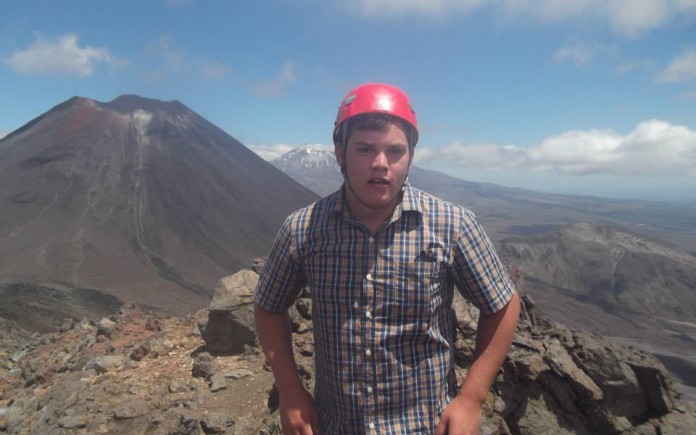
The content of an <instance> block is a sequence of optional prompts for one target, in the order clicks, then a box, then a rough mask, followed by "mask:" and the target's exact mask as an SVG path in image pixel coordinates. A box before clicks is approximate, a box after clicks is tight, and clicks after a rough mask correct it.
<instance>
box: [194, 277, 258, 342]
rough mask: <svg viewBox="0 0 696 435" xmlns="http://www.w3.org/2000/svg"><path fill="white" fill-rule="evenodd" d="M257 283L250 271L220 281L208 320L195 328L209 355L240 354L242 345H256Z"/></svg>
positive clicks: (209, 310) (256, 278)
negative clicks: (255, 304)
mask: <svg viewBox="0 0 696 435" xmlns="http://www.w3.org/2000/svg"><path fill="white" fill-rule="evenodd" d="M258 280H259V276H258V274H257V273H255V272H253V271H251V270H242V271H240V272H237V273H236V274H234V275H232V276H228V277H225V278H223V279H222V280H220V283H219V284H218V286H217V287H216V288H215V294H214V296H213V299H212V301H211V303H210V306H209V308H208V318H207V319H206V320H204V321H202V322H199V324H198V327H199V329H200V331H201V335H202V337H203V340H205V343H206V348H207V349H208V350H209V351H210V352H213V353H220V354H240V353H242V352H244V347H245V346H246V345H254V344H255V343H256V332H255V331H256V326H255V321H254V300H253V291H254V287H256V284H257V283H258Z"/></svg>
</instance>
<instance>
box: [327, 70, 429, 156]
mask: <svg viewBox="0 0 696 435" xmlns="http://www.w3.org/2000/svg"><path fill="white" fill-rule="evenodd" d="M365 113H386V114H388V115H392V116H396V117H397V118H400V119H402V120H404V121H405V122H406V123H407V124H408V125H410V126H411V127H412V130H413V131H412V135H411V136H412V139H411V140H412V144H413V146H415V144H416V142H418V122H417V120H416V112H415V111H414V110H413V107H411V101H410V100H409V98H408V95H406V94H405V93H404V91H402V90H401V89H399V88H397V87H396V86H392V85H387V84H383V83H366V84H363V85H360V86H358V87H357V88H355V89H352V90H351V91H350V92H348V94H347V95H346V97H345V98H344V99H343V101H341V105H340V106H339V108H338V114H337V115H336V122H335V123H334V126H335V127H334V143H337V142H338V141H337V139H338V138H339V133H340V130H341V126H342V125H343V123H344V122H345V121H346V120H348V119H350V118H352V117H354V116H357V115H362V114H365Z"/></svg>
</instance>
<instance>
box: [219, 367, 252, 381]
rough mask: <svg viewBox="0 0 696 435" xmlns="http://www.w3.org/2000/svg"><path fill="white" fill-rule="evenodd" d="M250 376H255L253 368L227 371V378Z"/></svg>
mask: <svg viewBox="0 0 696 435" xmlns="http://www.w3.org/2000/svg"><path fill="white" fill-rule="evenodd" d="M250 376H254V373H253V372H252V371H251V370H247V369H236V370H232V371H229V372H227V373H225V377H226V378H229V379H235V380H237V379H242V378H247V377H250Z"/></svg>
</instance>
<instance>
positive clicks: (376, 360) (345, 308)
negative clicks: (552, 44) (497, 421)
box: [255, 185, 515, 434]
mask: <svg viewBox="0 0 696 435" xmlns="http://www.w3.org/2000/svg"><path fill="white" fill-rule="evenodd" d="M305 285H308V286H309V289H310V294H311V297H312V314H313V322H314V338H315V339H314V342H315V358H316V391H315V399H316V403H317V408H318V413H319V419H320V421H321V426H322V430H323V432H322V433H325V434H349V433H356V434H358V433H380V434H406V433H408V434H414V433H435V430H436V426H437V422H438V421H439V418H440V415H441V414H442V411H443V409H444V407H445V406H446V405H447V403H449V401H450V399H451V398H450V396H449V395H448V383H450V382H451V381H452V376H453V357H454V350H453V338H454V337H453V331H454V329H453V321H454V315H453V313H452V310H451V309H450V306H451V304H452V297H453V286H454V285H456V286H457V288H458V289H459V291H460V292H461V293H462V294H463V295H464V296H465V297H466V298H467V299H468V300H469V301H471V302H472V303H474V304H475V305H476V306H477V307H478V308H480V309H481V310H482V311H484V312H487V313H492V312H495V311H497V310H499V309H501V308H503V307H504V306H505V305H506V304H507V302H508V301H509V300H510V298H511V297H512V295H513V293H514V291H515V290H514V287H513V284H512V282H511V280H510V279H509V277H508V275H507V272H506V271H505V269H504V267H503V266H502V264H500V262H499V260H498V257H497V255H496V254H495V252H494V249H493V245H492V244H491V242H490V240H489V239H488V237H487V236H486V235H485V233H484V232H483V230H482V228H481V227H480V226H479V225H478V223H477V222H476V220H475V217H474V215H473V213H471V212H470V211H468V210H466V209H464V208H462V207H458V206H455V205H453V204H451V203H448V202H445V201H442V200H440V199H438V198H435V197H433V196H431V195H429V194H427V193H424V192H422V191H420V190H417V189H415V188H412V187H410V186H408V185H406V187H405V189H404V193H403V198H402V201H401V202H400V204H399V205H398V206H397V207H396V209H395V210H394V213H393V215H392V217H391V219H389V220H388V221H387V222H385V225H384V226H383V227H382V228H380V229H379V230H378V231H377V232H376V233H374V234H370V232H369V230H368V229H367V227H365V226H363V225H361V224H360V223H359V222H357V221H355V220H354V219H352V218H351V217H350V214H349V212H348V208H347V206H346V203H345V200H344V198H343V194H342V191H341V190H339V191H338V192H336V193H334V194H332V195H329V196H327V197H325V198H323V199H322V200H320V201H318V202H316V203H314V204H312V205H310V206H308V207H306V208H303V209H301V210H298V211H296V212H295V213H293V214H292V215H290V216H289V217H288V219H287V220H286V221H285V223H284V225H283V226H282V228H281V229H280V231H279V233H278V235H277V236H276V240H275V242H274V244H273V247H272V249H271V252H270V254H269V256H268V258H267V261H266V266H265V268H264V270H263V272H262V274H261V278H260V280H259V284H258V286H257V288H256V290H255V299H256V301H257V302H258V303H259V304H260V305H261V306H262V307H263V308H264V309H266V310H268V311H273V312H282V311H284V310H286V309H287V308H289V307H290V306H291V305H292V303H293V301H294V300H295V298H296V297H297V295H298V294H299V293H300V291H301V289H302V288H303V287H304V286H305Z"/></svg>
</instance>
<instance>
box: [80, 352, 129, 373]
mask: <svg viewBox="0 0 696 435" xmlns="http://www.w3.org/2000/svg"><path fill="white" fill-rule="evenodd" d="M123 362H124V358H123V356H122V355H103V356H96V357H94V358H90V359H89V360H88V361H87V363H86V364H85V366H84V368H83V370H95V371H96V372H97V373H106V372H108V371H109V370H112V369H114V368H117V367H120V366H121V365H123Z"/></svg>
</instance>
